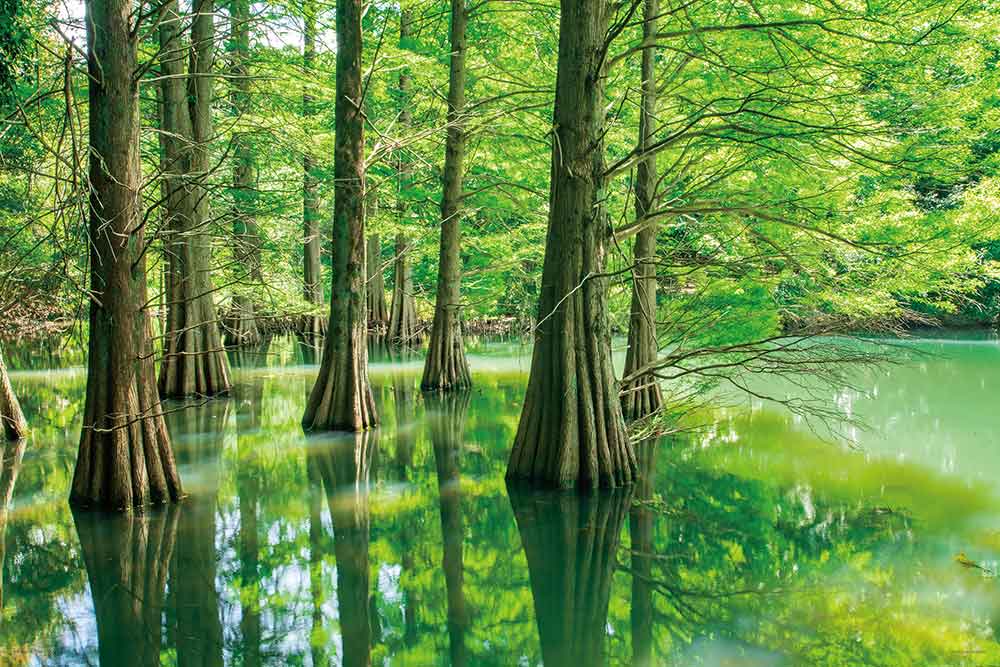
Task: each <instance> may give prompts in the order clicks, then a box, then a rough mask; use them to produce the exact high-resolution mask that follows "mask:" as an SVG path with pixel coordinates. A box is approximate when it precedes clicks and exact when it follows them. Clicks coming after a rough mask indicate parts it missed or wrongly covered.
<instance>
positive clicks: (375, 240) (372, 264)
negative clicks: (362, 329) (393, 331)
mask: <svg viewBox="0 0 1000 667" xmlns="http://www.w3.org/2000/svg"><path fill="white" fill-rule="evenodd" d="M365 262H366V263H367V267H368V272H367V277H366V282H365V307H366V308H367V310H368V331H369V332H370V333H371V334H372V335H373V336H375V337H376V338H380V337H382V336H385V332H386V330H388V328H389V309H388V308H387V307H386V305H385V278H384V277H383V273H382V239H381V237H379V235H378V234H372V235H371V236H369V237H368V248H367V251H366V254H365Z"/></svg>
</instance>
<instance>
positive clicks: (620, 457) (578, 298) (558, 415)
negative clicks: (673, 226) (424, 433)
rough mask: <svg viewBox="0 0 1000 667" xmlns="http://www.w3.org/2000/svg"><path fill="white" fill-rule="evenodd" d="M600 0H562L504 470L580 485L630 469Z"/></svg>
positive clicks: (618, 478)
mask: <svg viewBox="0 0 1000 667" xmlns="http://www.w3.org/2000/svg"><path fill="white" fill-rule="evenodd" d="M609 6H610V5H608V4H607V3H605V2H603V0H564V1H563V2H562V12H561V18H560V30H559V66H558V78H557V81H556V101H555V119H554V123H553V127H554V137H553V141H552V150H553V152H552V169H551V176H550V179H551V185H550V197H549V229H548V236H547V240H546V245H545V264H544V266H543V268H542V288H541V295H540V298H539V304H538V324H537V325H536V329H535V346H534V353H533V355H532V359H531V374H530V376H529V379H528V388H527V392H526V395H525V398H524V407H523V409H522V411H521V421H520V424H519V425H518V430H517V436H516V438H515V440H514V447H513V450H512V451H511V456H510V461H509V463H508V467H507V476H508V478H510V479H525V480H530V481H532V482H534V483H536V484H543V485H549V486H558V487H569V486H578V487H581V488H594V487H598V486H600V487H615V486H620V485H624V484H629V483H631V482H632V480H633V478H634V477H635V468H636V462H635V454H634V452H633V450H632V445H631V443H630V442H629V440H628V437H627V435H626V433H625V421H624V419H623V417H622V409H621V402H620V400H619V397H618V385H617V382H616V381H615V376H614V369H613V367H612V363H611V335H610V330H609V326H608V318H607V303H606V298H607V297H606V292H607V280H606V278H604V277H602V276H603V273H604V265H605V244H606V243H607V239H608V232H609V222H608V220H607V215H606V213H605V211H604V208H603V203H602V202H603V201H604V197H605V192H604V170H605V169H604V142H603V132H604V104H605V100H604V92H603V91H604V85H603V82H604V79H603V75H602V71H601V69H602V63H603V54H604V50H603V46H604V38H605V35H606V33H607V29H608V16H607V11H608V7H609Z"/></svg>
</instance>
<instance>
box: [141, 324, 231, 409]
mask: <svg viewBox="0 0 1000 667" xmlns="http://www.w3.org/2000/svg"><path fill="white" fill-rule="evenodd" d="M167 341H168V343H167V349H166V351H165V352H164V354H163V361H162V363H161V364H160V377H159V390H160V396H161V397H162V398H187V397H190V396H218V395H221V394H225V393H228V392H229V390H230V389H231V388H232V386H233V383H232V378H231V374H230V371H229V361H228V359H227V358H226V351H225V350H224V349H223V347H222V337H221V336H220V335H219V332H218V329H217V327H216V325H215V324H212V323H209V324H202V325H201V326H199V327H193V328H189V329H187V330H186V331H184V332H182V333H178V334H173V333H168V334H167Z"/></svg>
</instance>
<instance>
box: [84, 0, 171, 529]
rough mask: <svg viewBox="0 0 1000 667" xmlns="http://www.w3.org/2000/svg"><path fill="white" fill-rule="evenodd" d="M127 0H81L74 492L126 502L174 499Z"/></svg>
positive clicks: (121, 505) (98, 500)
mask: <svg viewBox="0 0 1000 667" xmlns="http://www.w3.org/2000/svg"><path fill="white" fill-rule="evenodd" d="M132 10H133V6H132V3H131V2H129V0H89V1H88V2H87V3H86V12H87V15H86V25H87V48H88V54H87V55H88V72H89V75H90V85H89V97H90V100H89V107H90V128H89V134H90V179H89V186H90V206H89V209H90V210H89V215H90V237H89V246H90V289H91V299H90V327H89V332H90V343H89V353H88V356H87V397H86V402H85V406H84V415H83V429H82V432H81V436H80V449H79V452H78V454H77V459H76V470H75V471H74V474H73V486H72V491H71V495H70V502H71V503H72V504H74V505H77V506H88V507H100V508H104V509H112V510H124V509H127V508H130V507H138V506H142V505H144V504H146V503H148V502H150V501H152V502H167V501H175V500H177V499H178V498H180V496H181V481H180V477H179V476H178V474H177V467H176V465H175V463H174V454H173V451H172V449H171V447H170V436H169V435H168V434H167V427H166V424H165V422H164V420H163V412H162V409H161V407H160V397H159V396H158V394H157V389H156V374H155V371H154V369H153V344H152V340H151V335H150V330H151V325H150V317H149V313H148V312H147V310H146V304H147V302H148V299H147V296H146V262H145V253H144V249H145V236H144V234H143V231H144V226H143V224H142V211H141V198H140V193H139V188H140V183H141V177H140V169H139V86H138V81H137V77H136V49H137V42H138V37H137V36H136V35H134V34H133V31H132V26H131V25H130V23H129V19H130V17H131V16H132Z"/></svg>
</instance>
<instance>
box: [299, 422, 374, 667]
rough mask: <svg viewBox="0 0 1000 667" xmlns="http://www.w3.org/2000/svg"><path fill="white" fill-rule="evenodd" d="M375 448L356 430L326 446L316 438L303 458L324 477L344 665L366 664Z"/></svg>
mask: <svg viewBox="0 0 1000 667" xmlns="http://www.w3.org/2000/svg"><path fill="white" fill-rule="evenodd" d="M374 449H375V440H374V436H373V435H372V434H370V433H359V434H356V435H354V436H350V437H346V438H340V439H338V440H337V441H336V442H333V443H331V444H330V445H329V448H327V449H325V450H324V449H322V448H320V447H319V446H318V443H317V446H316V447H312V448H310V450H309V454H308V464H309V465H310V466H312V467H313V469H314V470H315V472H314V473H312V474H313V475H314V476H316V477H319V478H320V479H322V480H323V486H324V488H325V489H326V497H327V505H328V507H329V509H330V518H331V521H332V523H333V549H334V552H335V554H336V558H337V610H338V616H339V620H340V628H341V633H342V634H341V639H342V646H343V656H342V664H343V665H345V667H367V666H368V665H370V664H371V645H372V641H371V640H372V618H371V606H370V605H369V594H370V593H369V591H370V581H369V564H368V543H369V541H370V517H369V511H368V475H369V469H370V466H371V462H372V456H373V453H374Z"/></svg>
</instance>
